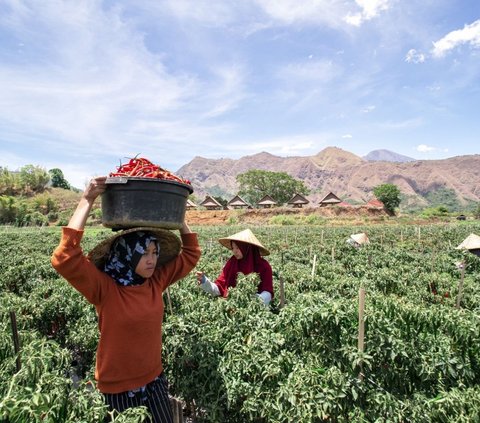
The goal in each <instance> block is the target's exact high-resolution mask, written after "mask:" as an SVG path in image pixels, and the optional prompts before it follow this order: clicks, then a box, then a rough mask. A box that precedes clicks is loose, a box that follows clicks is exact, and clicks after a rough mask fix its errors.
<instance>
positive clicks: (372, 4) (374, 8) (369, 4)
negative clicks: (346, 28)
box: [344, 0, 390, 26]
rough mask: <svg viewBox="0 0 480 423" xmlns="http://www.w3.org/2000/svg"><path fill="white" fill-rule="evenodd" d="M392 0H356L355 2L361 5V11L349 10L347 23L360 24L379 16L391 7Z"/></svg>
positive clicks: (346, 18) (346, 17)
mask: <svg viewBox="0 0 480 423" xmlns="http://www.w3.org/2000/svg"><path fill="white" fill-rule="evenodd" d="M389 1H390V0H355V3H357V5H358V6H359V7H360V9H361V10H360V11H359V12H355V13H352V12H349V13H348V14H347V16H345V18H344V20H345V22H346V23H348V24H350V25H353V26H360V25H361V24H362V23H363V22H365V21H368V20H370V19H373V18H375V17H377V16H378V15H379V14H380V12H382V11H385V10H387V9H388V8H389Z"/></svg>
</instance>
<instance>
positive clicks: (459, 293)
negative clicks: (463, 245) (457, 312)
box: [457, 263, 465, 308]
mask: <svg viewBox="0 0 480 423" xmlns="http://www.w3.org/2000/svg"><path fill="white" fill-rule="evenodd" d="M464 278H465V263H462V272H461V273H460V283H459V284H458V295H457V308H460V302H461V301H462V295H463V280H464Z"/></svg>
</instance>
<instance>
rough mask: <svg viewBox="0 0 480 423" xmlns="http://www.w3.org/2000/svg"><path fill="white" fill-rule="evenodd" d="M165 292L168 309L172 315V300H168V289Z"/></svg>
mask: <svg viewBox="0 0 480 423" xmlns="http://www.w3.org/2000/svg"><path fill="white" fill-rule="evenodd" d="M165 292H166V293H167V300H168V309H169V310H170V314H173V307H172V299H171V298H170V288H167V289H166V290H165Z"/></svg>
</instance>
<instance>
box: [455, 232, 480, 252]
mask: <svg viewBox="0 0 480 423" xmlns="http://www.w3.org/2000/svg"><path fill="white" fill-rule="evenodd" d="M463 249H465V250H477V249H480V236H478V235H475V234H470V235H468V236H467V237H466V238H465V239H464V240H463V242H462V243H461V244H460V245H459V246H458V247H457V250H463Z"/></svg>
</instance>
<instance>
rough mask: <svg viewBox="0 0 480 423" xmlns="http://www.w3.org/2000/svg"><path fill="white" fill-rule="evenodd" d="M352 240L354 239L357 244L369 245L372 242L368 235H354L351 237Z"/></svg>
mask: <svg viewBox="0 0 480 423" xmlns="http://www.w3.org/2000/svg"><path fill="white" fill-rule="evenodd" d="M350 238H352V239H353V240H354V241H355V242H356V243H357V244H360V245H361V244H369V243H370V241H369V239H368V237H367V234H365V233H361V234H353V235H350Z"/></svg>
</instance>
